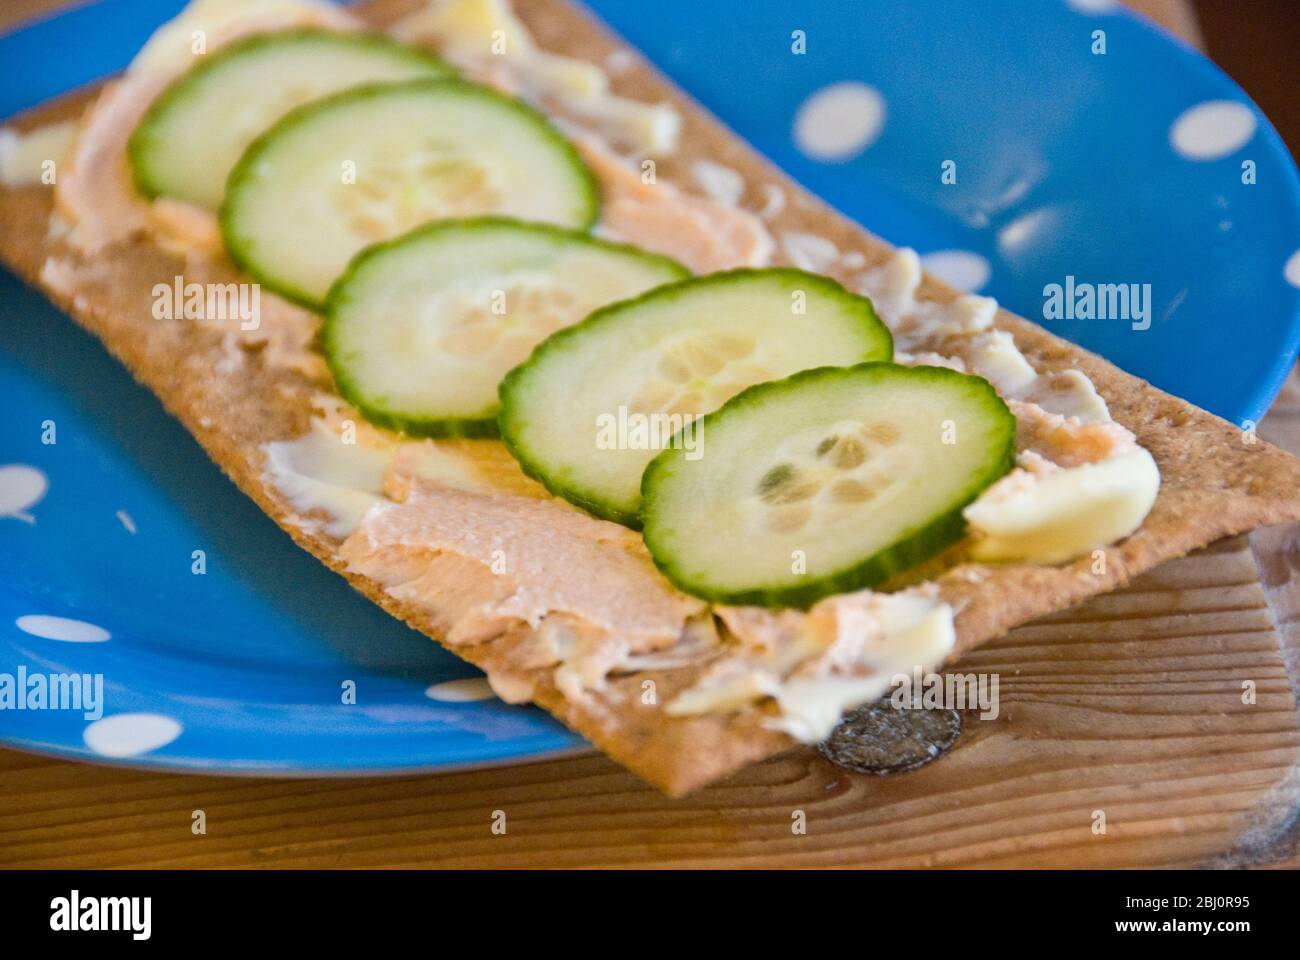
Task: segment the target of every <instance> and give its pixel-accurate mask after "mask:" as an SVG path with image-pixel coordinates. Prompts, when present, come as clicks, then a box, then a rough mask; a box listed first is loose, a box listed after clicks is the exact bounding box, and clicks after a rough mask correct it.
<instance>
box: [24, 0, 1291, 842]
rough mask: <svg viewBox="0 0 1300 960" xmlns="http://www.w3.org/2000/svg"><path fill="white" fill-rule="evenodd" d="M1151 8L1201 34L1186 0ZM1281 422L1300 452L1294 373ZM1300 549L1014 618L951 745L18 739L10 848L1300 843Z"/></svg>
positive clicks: (1154, 2) (1265, 538)
mask: <svg viewBox="0 0 1300 960" xmlns="http://www.w3.org/2000/svg"><path fill="white" fill-rule="evenodd" d="M57 5H58V4H57V3H52V2H49V0H19V2H18V3H16V4H7V5H6V6H5V8H4V9H0V24H2V23H4V22H5V21H12V20H16V19H19V18H21V17H22V16H25V15H31V14H33V13H35V12H38V11H39V10H42V9H50V8H53V7H55V6H57ZM1140 6H1141V7H1142V8H1143V11H1144V12H1145V13H1146V14H1147V15H1149V16H1152V17H1153V18H1155V19H1157V20H1159V21H1161V22H1163V23H1165V24H1166V25H1167V26H1171V27H1172V28H1173V29H1175V30H1179V31H1181V33H1182V35H1183V36H1184V37H1187V38H1189V39H1191V40H1193V41H1194V40H1195V39H1196V38H1195V34H1194V33H1192V32H1189V31H1192V30H1194V21H1193V20H1192V19H1191V18H1190V16H1189V14H1188V10H1187V8H1186V7H1185V6H1184V5H1182V4H1181V3H1176V2H1169V0H1144V2H1143V3H1141V4H1140ZM1261 433H1262V434H1264V435H1265V436H1266V437H1267V438H1268V439H1271V440H1273V441H1274V442H1278V443H1281V444H1282V445H1284V446H1287V447H1288V448H1289V449H1292V450H1300V383H1297V382H1296V381H1295V380H1294V378H1293V381H1292V383H1291V384H1289V385H1288V389H1287V391H1285V392H1284V394H1283V396H1282V397H1281V398H1280V399H1279V403H1278V405H1277V407H1276V408H1275V410H1274V412H1273V413H1272V414H1270V417H1269V419H1268V420H1266V421H1265V424H1264V426H1263V427H1262V428H1261ZM1252 550H1253V552H1252ZM1256 558H1258V569H1257V560H1256ZM1297 569H1300V534H1298V532H1297V530H1295V529H1283V530H1270V531H1261V532H1258V533H1256V534H1254V535H1252V537H1251V539H1250V542H1249V544H1248V543H1247V541H1246V540H1245V539H1244V538H1238V539H1236V540H1233V541H1230V542H1226V543H1223V544H1220V545H1217V546H1216V547H1214V548H1211V549H1210V550H1207V551H1203V552H1202V553H1200V554H1197V555H1195V556H1192V557H1188V558H1185V559H1183V560H1178V561H1174V562H1172V563H1169V564H1166V565H1165V566H1163V567H1161V568H1160V569H1158V570H1156V571H1154V572H1153V573H1151V574H1149V575H1147V576H1145V577H1143V578H1141V579H1140V580H1139V581H1137V582H1135V583H1134V584H1133V585H1132V586H1131V587H1130V588H1129V589H1126V590H1124V591H1121V592H1118V593H1115V594H1112V595H1109V596H1106V597H1102V598H1099V599H1097V600H1095V601H1093V602H1091V603H1089V604H1086V605H1085V606H1082V607H1079V608H1077V609H1076V610H1074V611H1071V612H1070V613H1069V614H1067V615H1062V616H1057V617H1053V618H1049V619H1045V620H1042V621H1039V622H1037V623H1034V624H1030V625H1027V626H1025V627H1022V628H1020V629H1018V630H1016V631H1014V632H1013V633H1011V634H1010V635H1008V636H1007V637H1006V638H1004V639H1003V640H1001V641H998V642H996V643H993V644H990V645H988V646H987V647H984V648H982V649H980V650H978V651H976V652H975V653H973V654H972V655H970V656H969V657H967V658H966V660H965V661H964V662H963V663H962V664H960V665H959V667H958V669H959V670H962V671H979V672H987V673H996V674H998V675H999V678H1000V694H1001V697H1000V700H1001V712H1000V714H999V716H998V717H997V718H996V719H993V720H980V719H978V718H977V717H975V716H974V715H971V714H968V715H967V716H966V729H965V732H964V734H963V736H962V738H961V739H960V741H959V742H958V745H957V746H956V747H955V748H954V750H953V751H952V752H951V753H950V754H949V755H948V756H947V757H945V758H944V759H943V760H942V761H941V762H938V763H934V764H931V765H930V766H927V767H924V768H922V769H921V770H918V771H915V772H913V773H910V774H906V775H902V776H896V777H890V778H883V779H881V778H873V777H867V776H861V775H856V774H852V773H848V772H846V771H844V770H841V769H839V768H837V767H835V766H833V765H831V764H829V763H826V762H825V761H823V760H822V759H821V758H820V757H819V756H818V755H817V754H816V753H815V752H813V751H810V750H803V751H797V752H794V753H791V754H789V755H787V756H785V757H782V758H778V759H777V760H774V761H771V762H769V763H765V764H762V765H760V766H758V767H754V768H751V769H749V770H747V771H744V772H743V773H742V774H740V775H738V776H736V777H735V778H733V779H732V780H730V781H727V782H725V783H723V784H721V785H718V786H716V787H713V788H711V789H708V790H705V791H701V792H700V793H698V794H695V795H693V796H691V797H690V798H688V799H686V800H679V801H669V800H666V799H664V798H663V797H662V796H660V795H659V794H657V793H655V792H653V791H651V790H650V789H648V788H647V787H645V786H644V785H643V784H642V783H641V782H640V781H638V780H637V779H636V778H634V777H633V776H631V775H630V774H628V773H626V772H625V771H623V770H622V769H621V768H619V767H617V766H616V765H615V764H613V763H612V762H610V761H608V760H606V759H605V758H603V757H600V756H596V755H590V756H583V757H578V758H573V759H568V760H559V761H550V762H547V763H539V764H533V765H527V766H522V767H512V768H508V769H499V770H485V771H475V772H467V773H460V774H449V775H443V776H438V777H412V778H403V779H392V780H355V779H354V780H344V779H339V780H299V781H293V780H252V779H246V780H241V779H229V778H215V777H192V776H177V775H171V774H158V773H148V772H139V771H129V770H119V769H114V768H109V767H102V766H90V765H84V764H72V763H68V762H66V761H61V760H53V759H48V758H42V757H36V756H32V755H28V754H21V753H16V752H13V751H0V866H23V867H36V866H45V867H59V866H65V867H66V866H79V867H121V866H187V867H194V866H277V867H287V866H297V867H325V866H355V867H368V866H391V867H400V866H477V867H491V866H528V867H547V866H638V865H672V866H714V867H716V866H741V865H782V866H826V865H840V866H969V865H981V866H1012V865H1019V866H1043V865H1053V866H1060V865H1071V866H1164V865H1197V864H1207V863H1218V864H1242V863H1261V862H1269V863H1276V864H1279V865H1283V864H1291V865H1295V864H1297V863H1300V853H1297V850H1298V849H1300V848H1298V846H1297V834H1296V832H1295V829H1294V821H1295V811H1296V806H1297V801H1296V797H1297V780H1298V779H1300V775H1298V774H1297V770H1298V769H1300V766H1298V765H1300V723H1298V722H1297V716H1296V700H1295V697H1294V695H1293V690H1294V689H1295V684H1294V682H1293V681H1294V677H1295V667H1296V663H1297V661H1300V578H1297V577H1296V576H1295V573H1294V572H1295V571H1296V570H1297ZM1260 571H1262V573H1263V578H1262V583H1261V577H1260ZM1270 602H1271V603H1272V613H1271V611H1270V605H1269V604H1270ZM1273 613H1275V614H1276V616H1277V618H1278V623H1279V625H1280V629H1275V628H1274V625H1273ZM1244 681H1253V682H1254V684H1255V686H1256V694H1257V698H1256V702H1255V703H1254V704H1249V705H1248V704H1245V703H1243V702H1242V683H1243V682H1244ZM196 810H203V811H204V813H205V815H206V818H207V834H206V835H203V836H195V835H194V834H192V832H191V824H192V815H193V812H194V811H196ZM497 810H500V811H504V813H505V815H506V825H507V831H506V833H505V834H504V835H495V834H493V832H492V830H491V826H492V818H493V813H494V811H497ZM1099 810H1100V811H1104V812H1105V815H1106V824H1107V829H1106V833H1105V834H1104V835H1096V834H1094V832H1093V823H1094V814H1095V812H1096V811H1099ZM798 811H802V812H803V814H804V815H805V816H806V821H807V832H806V834H803V835H799V834H796V833H795V832H793V830H792V822H793V821H792V818H793V817H794V816H795V815H796V813H797V812H798Z"/></svg>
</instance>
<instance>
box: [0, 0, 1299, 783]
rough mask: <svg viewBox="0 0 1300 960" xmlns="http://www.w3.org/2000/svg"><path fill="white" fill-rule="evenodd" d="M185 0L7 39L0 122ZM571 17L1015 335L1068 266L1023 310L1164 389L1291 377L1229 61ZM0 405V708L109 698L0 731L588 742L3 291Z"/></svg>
mask: <svg viewBox="0 0 1300 960" xmlns="http://www.w3.org/2000/svg"><path fill="white" fill-rule="evenodd" d="M180 6H181V3H179V2H177V0H115V2H105V3H99V4H94V5H91V6H88V7H82V8H79V9H76V10H73V11H71V12H69V13H65V14H62V15H60V16H57V17H54V18H52V19H49V20H45V21H42V22H40V23H37V24H34V25H32V26H29V27H27V28H26V29H24V30H21V31H19V32H17V33H13V34H10V35H8V36H6V37H4V38H0V64H3V68H2V69H3V81H4V82H3V84H0V115H9V114H12V113H14V112H16V111H18V110H21V109H24V108H26V107H29V106H32V105H34V104H36V103H38V102H40V101H42V100H44V99H46V98H48V97H50V96H53V95H55V94H58V93H61V92H64V91H66V90H69V89H72V88H74V87H76V86H79V85H81V84H84V83H87V82H89V81H91V80H94V79H96V78H98V77H101V76H103V75H105V74H107V73H110V72H112V71H114V70H117V69H119V68H121V67H122V66H123V65H124V64H125V63H126V62H127V61H128V60H129V59H130V57H131V55H132V54H133V53H134V51H135V50H136V49H138V48H139V46H140V45H141V44H142V43H143V41H144V40H145V38H146V37H147V35H148V34H149V32H150V31H151V30H152V29H153V27H154V26H156V25H157V24H158V23H160V22H162V21H163V20H164V19H166V18H168V17H170V16H172V15H173V14H174V13H175V12H176V10H177V9H179V7H180ZM592 6H593V7H594V8H595V9H596V11H597V12H598V13H600V14H601V15H603V16H604V17H605V18H606V19H607V20H608V21H609V22H610V23H611V24H612V25H613V26H614V27H615V28H616V29H618V30H620V31H621V32H622V33H623V34H624V35H625V36H626V37H627V38H628V39H629V40H630V41H631V42H632V44H634V45H635V46H637V47H639V48H640V49H641V50H642V51H644V52H645V53H646V55H647V56H648V57H649V58H650V59H651V60H652V61H653V62H655V63H657V64H659V65H660V66H661V67H662V68H663V69H664V70H665V71H666V72H667V73H668V74H670V75H671V76H672V77H673V78H674V79H676V80H677V81H678V82H679V83H681V84H682V86H684V87H685V88H686V89H687V90H688V91H690V92H691V93H692V94H694V95H695V96H696V97H697V98H698V99H699V100H700V101H702V102H703V103H704V105H705V106H707V107H709V108H710V109H712V110H713V111H714V112H715V113H716V114H718V115H719V116H720V117H722V118H724V119H725V120H726V121H727V122H728V123H729V124H730V125H731V126H732V127H733V128H735V129H736V130H737V131H738V132H739V133H740V134H741V135H742V136H744V137H745V138H746V139H748V140H749V141H750V142H752V143H754V144H755V145H756V146H757V147H759V148H760V149H761V150H763V151H764V152H765V153H766V154H767V155H768V156H770V157H771V158H772V159H774V160H775V161H776V162H777V163H778V164H780V165H781V166H782V167H784V168H785V169H786V170H788V171H789V172H790V173H791V174H792V175H793V176H795V177H796V178H797V179H798V180H800V181H802V182H803V183H804V184H806V185H807V186H809V187H810V188H811V189H813V190H815V191H816V192H818V193H819V194H821V195H822V196H824V197H825V198H826V199H828V200H829V201H830V202H831V203H833V204H834V205H836V206H837V207H839V208H840V209H842V210H844V211H846V212H847V213H849V214H850V215H851V216H853V217H855V218H857V219H858V220H860V221H862V222H863V223H864V224H867V225H868V226H870V227H871V228H872V229H874V230H875V231H876V232H878V233H880V234H882V235H884V236H885V237H887V238H888V239H890V240H892V241H894V242H896V243H900V244H907V245H910V246H914V247H916V248H917V249H918V250H921V251H922V252H924V253H926V254H928V255H930V256H929V263H930V264H931V265H932V266H933V267H934V268H935V269H936V270H937V271H939V272H940V273H944V274H946V275H947V276H949V277H950V278H952V279H953V280H954V281H956V282H958V283H959V284H961V285H964V286H967V287H968V288H971V289H978V290H980V291H981V292H986V293H989V294H991V295H993V296H996V297H998V298H999V299H1000V300H1001V301H1002V302H1003V303H1005V304H1006V305H1007V306H1008V307H1010V308H1011V309H1013V310H1015V311H1017V312H1019V313H1022V314H1024V315H1026V316H1029V317H1033V318H1040V317H1043V316H1044V307H1045V299H1046V298H1045V294H1044V290H1045V288H1047V287H1048V286H1049V285H1050V284H1060V285H1061V286H1063V287H1064V286H1065V285H1066V284H1067V282H1069V281H1067V277H1072V278H1074V280H1073V281H1072V282H1073V283H1074V284H1075V285H1076V288H1077V289H1082V287H1080V286H1079V285H1081V284H1095V285H1096V284H1124V285H1128V284H1136V285H1137V287H1136V288H1134V289H1135V290H1136V291H1137V296H1136V297H1135V299H1133V300H1132V301H1131V302H1130V303H1128V304H1127V307H1128V310H1127V312H1125V311H1123V310H1121V309H1119V308H1120V307H1122V306H1124V305H1123V304H1121V303H1120V302H1119V301H1115V302H1114V303H1111V304H1110V306H1112V307H1114V308H1115V309H1113V310H1111V311H1110V312H1111V314H1112V315H1111V316H1110V317H1109V318H1107V319H1084V318H1080V317H1078V316H1077V315H1076V316H1075V318H1074V319H1069V318H1067V317H1062V318H1060V319H1054V318H1048V319H1045V320H1044V322H1045V323H1046V324H1047V325H1048V326H1049V327H1051V328H1052V329H1054V330H1056V331H1057V332H1058V333H1061V334H1062V335H1064V336H1067V337H1069V338H1071V339H1073V340H1075V341H1077V342H1079V343H1082V344H1084V345H1085V346H1087V347H1089V348H1091V349H1093V350H1096V351H1098V352H1100V353H1102V354H1104V355H1106V356H1107V357H1109V358H1111V359H1112V360H1114V361H1115V362H1117V363H1119V364H1120V365H1121V366H1123V367H1125V368H1126V369H1128V370H1131V371H1132V372H1134V373H1136V374H1139V375H1140V376H1143V377H1146V378H1148V379H1150V380H1151V381H1152V382H1154V383H1156V384H1157V385H1159V386H1161V387H1163V388H1164V389H1166V390H1169V391H1171V392H1173V393H1176V394H1179V395H1181V396H1184V397H1187V398H1188V399H1190V400H1192V401H1194V402H1196V403H1198V404H1200V405H1201V406H1204V407H1206V408H1207V409H1209V410H1212V411H1214V412H1215V413H1218V414H1220V415H1222V416H1224V417H1228V418H1230V419H1233V420H1237V421H1244V420H1254V419H1257V418H1258V416H1259V415H1260V413H1261V412H1262V411H1263V410H1264V409H1265V408H1266V407H1267V405H1268V404H1269V402H1270V401H1271V400H1272V398H1273V395H1274V394H1275V393H1276V391H1277V389H1278V388H1279V386H1280V385H1281V383H1282V380H1283V378H1284V377H1285V376H1286V373H1287V371H1288V370H1289V369H1290V367H1291V365H1292V363H1293V362H1294V360H1295V355H1296V349H1297V335H1298V331H1300V324H1298V323H1297V319H1298V317H1300V289H1297V287H1298V286H1300V256H1297V249H1298V248H1300V189H1298V187H1300V185H1298V184H1297V177H1296V170H1295V167H1294V165H1293V164H1292V162H1291V160H1290V158H1289V156H1288V154H1287V152H1286V150H1285V148H1284V147H1283V145H1282V143H1281V142H1280V140H1279V139H1278V137H1277V135H1276V133H1275V132H1274V131H1273V129H1272V128H1271V127H1270V126H1269V124H1268V122H1267V121H1266V120H1265V119H1264V118H1263V116H1262V115H1260V114H1259V113H1258V111H1257V110H1256V109H1255V108H1254V106H1253V105H1252V104H1251V103H1250V101H1249V100H1248V99H1247V98H1246V96H1245V95H1244V94H1243V93H1242V91H1241V90H1239V89H1238V88H1237V87H1236V86H1234V85H1233V84H1232V83H1231V82H1230V81H1229V80H1228V79H1227V78H1226V77H1225V76H1224V75H1223V74H1222V73H1220V72H1219V71H1218V70H1217V69H1216V68H1215V67H1213V66H1212V65H1211V64H1209V63H1208V62H1207V61H1206V60H1204V59H1203V58H1202V57H1200V56H1199V55H1197V54H1196V53H1194V52H1193V51H1190V50H1188V49H1186V48H1184V47H1183V46H1181V45H1179V44H1178V43H1176V42H1174V41H1172V40H1170V39H1169V38H1167V37H1166V36H1164V35H1163V34H1161V33H1159V32H1158V31H1156V30H1154V29H1153V28H1151V27H1150V26H1148V25H1146V24H1145V23H1143V22H1141V21H1139V20H1137V19H1134V18H1132V17H1130V16H1129V15H1128V14H1126V13H1122V12H1119V11H1118V10H1117V9H1116V8H1115V7H1114V5H1113V4H1111V3H1108V2H1107V0H1069V2H1065V0H1050V2H1045V0H1001V2H998V3H996V4H995V3H991V2H986V3H980V4H973V3H968V2H960V0H906V2H901V0H899V2H884V0H880V2H864V0H858V2H855V3H852V4H849V3H842V4H832V3H825V4H816V5H807V7H806V9H799V10H797V11H795V10H793V9H792V8H791V6H790V5H789V4H788V3H784V2H782V0H750V2H749V3H748V4H746V5H745V6H744V12H743V14H738V13H737V10H738V9H739V8H737V7H736V6H734V5H730V4H701V3H697V2H686V0H661V2H660V3H659V4H658V5H656V6H655V7H654V16H653V17H648V16H646V13H645V10H646V8H645V6H644V4H643V3H642V2H641V0H596V2H594V3H593V4H592ZM1103 48H1104V50H1105V52H1104V53H1102V52H1100V51H1101V50H1102V49H1103ZM800 51H801V52H800ZM949 181H955V182H949ZM1143 285H1149V287H1146V286H1143ZM1126 289H1128V288H1127V287H1126ZM1148 290H1149V292H1150V293H1149V299H1148V297H1147V295H1146V293H1145V291H1148ZM1143 305H1145V310H1142V309H1140V308H1141V307H1142V306H1143ZM0 397H3V398H4V417H3V418H0V704H3V703H4V695H5V675H8V676H10V677H12V678H13V680H11V681H10V683H13V682H14V681H16V680H17V674H18V672H19V670H20V669H21V670H23V671H25V672H26V674H27V675H28V676H29V677H30V676H34V675H48V674H84V675H86V676H88V677H89V678H90V679H89V681H88V689H89V690H91V691H93V690H94V689H95V680H96V678H97V677H98V678H100V679H101V680H102V684H103V690H102V698H100V699H99V700H98V701H97V702H95V703H82V705H81V706H82V708H83V709H80V710H72V709H60V710H53V709H24V710H16V709H4V710H0V742H3V743H6V744H10V745H13V746H17V747H21V748H23V749H30V750H36V751H41V752H45V753H54V754H59V755H64V756H73V757H79V758H86V759H95V758H99V759H104V758H107V759H110V760H114V761H117V762H124V763H133V764H140V765H149V766H154V767H163V768H178V769H202V770H212V771H222V772H264V773H276V774H317V773H321V772H328V771H333V772H346V773H387V772H402V771H410V770H415V769H428V770H438V769H447V768H451V767H463V766H466V765H471V764H485V763H501V762H508V761H519V760H522V759H525V758H536V757H542V756H548V755H554V754H556V753H560V752H565V751H570V750H573V749H579V748H581V744H582V741H581V740H580V739H578V738H576V737H574V736H573V735H572V734H570V733H568V732H566V731H565V730H563V729H562V728H561V727H560V726H559V725H558V724H556V723H555V722H554V721H552V720H550V719H549V718H548V717H546V716H545V715H544V714H542V713H541V712H539V711H537V710H534V709H531V708H517V707H507V706H505V705H503V704H501V703H500V702H498V701H496V700H492V699H473V698H474V697H475V696H478V695H479V689H480V683H479V682H478V681H475V680H473V679H472V678H473V677H475V676H476V674H475V673H474V671H473V670H472V669H471V668H470V667H468V666H466V665H464V664H462V663H461V662H460V661H459V660H457V659H456V658H454V657H452V656H450V655H449V654H446V653H443V652H442V651H441V650H440V649H439V648H438V647H437V646H436V645H435V644H433V643H431V642H430V641H428V640H426V639H425V638H424V637H422V636H419V635H418V634H415V633H413V632H412V631H410V630H408V629H406V628H405V627H403V626H402V625H400V624H398V623H397V622H396V621H394V620H392V619H390V618H389V617H387V616H386V615H385V614H383V613H382V612H381V611H380V610H379V609H378V608H376V607H374V606H373V605H371V604H370V603H368V602H367V601H365V600H363V599H362V598H361V597H359V596H358V595H357V594H355V593H353V592H352V591H351V590H350V589H349V588H348V587H347V585H346V584H345V583H344V582H343V581H342V580H340V579H339V578H337V577H336V576H334V575H333V574H331V573H328V572H327V571H326V570H325V569H324V568H323V567H321V566H320V565H319V564H318V563H317V562H316V561H315V560H314V559H312V558H311V557H309V556H307V555H306V554H305V553H303V552H301V551H299V550H298V549H297V548H296V547H294V546H293V545H292V543H291V542H290V541H289V539H288V537H286V536H285V535H284V534H283V533H282V532H281V531H280V530H279V529H278V528H276V527H275V525H274V524H272V523H271V522H270V521H269V520H268V519H267V518H266V517H264V516H263V515H262V514H261V512H260V511H258V510H257V509H256V508H255V507H254V506H253V505H252V503H250V502H249V501H248V500H246V499H245V498H244V497H243V496H242V495H241V494H239V493H238V492H237V491H236V490H235V489H234V488H233V487H232V486H231V485H230V483H229V482H228V481H226V480H225V478H224V477H223V476H222V475H221V474H220V473H219V472H218V471H217V470H216V469H215V468H214V467H213V466H212V464H211V463H210V462H209V460H208V459H207V457H206V456H205V455H204V453H203V452H202V450H200V449H199V447H198V446H197V445H196V444H195V442H194V441H193V440H192V439H191V438H190V437H189V435H188V434H187V433H185V431H184V430H182V429H181V427H180V426H179V425H178V424H177V423H176V422H175V421H173V420H172V419H170V418H169V417H168V416H167V415H166V414H165V413H164V412H163V410H162V408H161V407H160V406H159V404H158V403H157V401H155V400H154V399H153V397H152V396H151V395H150V394H148V393H147V392H146V391H144V390H142V389H141V388H139V387H138V386H136V385H135V384H134V383H133V382H132V380H131V378H130V377H129V375H128V374H127V373H126V372H125V371H124V370H123V369H122V368H121V367H120V366H118V364H117V363H116V362H115V361H113V360H111V359H110V358H109V357H108V355H107V354H106V353H105V352H104V351H103V350H102V349H101V348H100V347H99V345H98V344H97V343H96V342H95V341H94V340H93V339H92V338H91V337H89V336H88V335H86V334H84V333H82V332H81V331H80V330H79V329H78V328H77V327H76V326H75V325H73V324H72V323H71V322H70V321H68V320H67V319H66V318H64V317H63V316H62V315H61V314H59V313H58V312H57V311H55V310H54V309H53V308H52V307H50V306H49V305H48V304H47V303H46V302H45V300H44V299H43V298H42V297H40V296H39V295H38V294H36V293H34V292H32V291H29V290H27V289H25V288H24V287H22V285H20V284H19V283H18V282H17V281H16V280H14V279H13V278H12V277H10V276H8V275H7V274H0ZM51 439H53V440H54V441H55V442H53V443H50V442H46V441H49V440H51ZM196 551H201V553H196ZM200 561H201V566H202V569H203V572H202V573H196V572H195V571H196V569H197V568H198V567H197V565H199V564H200ZM349 700H351V701H353V702H345V701H349ZM11 706H12V705H11ZM101 712H102V717H100V716H97V715H98V714H99V713H101ZM88 713H89V714H90V715H89V716H87V714H88Z"/></svg>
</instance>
